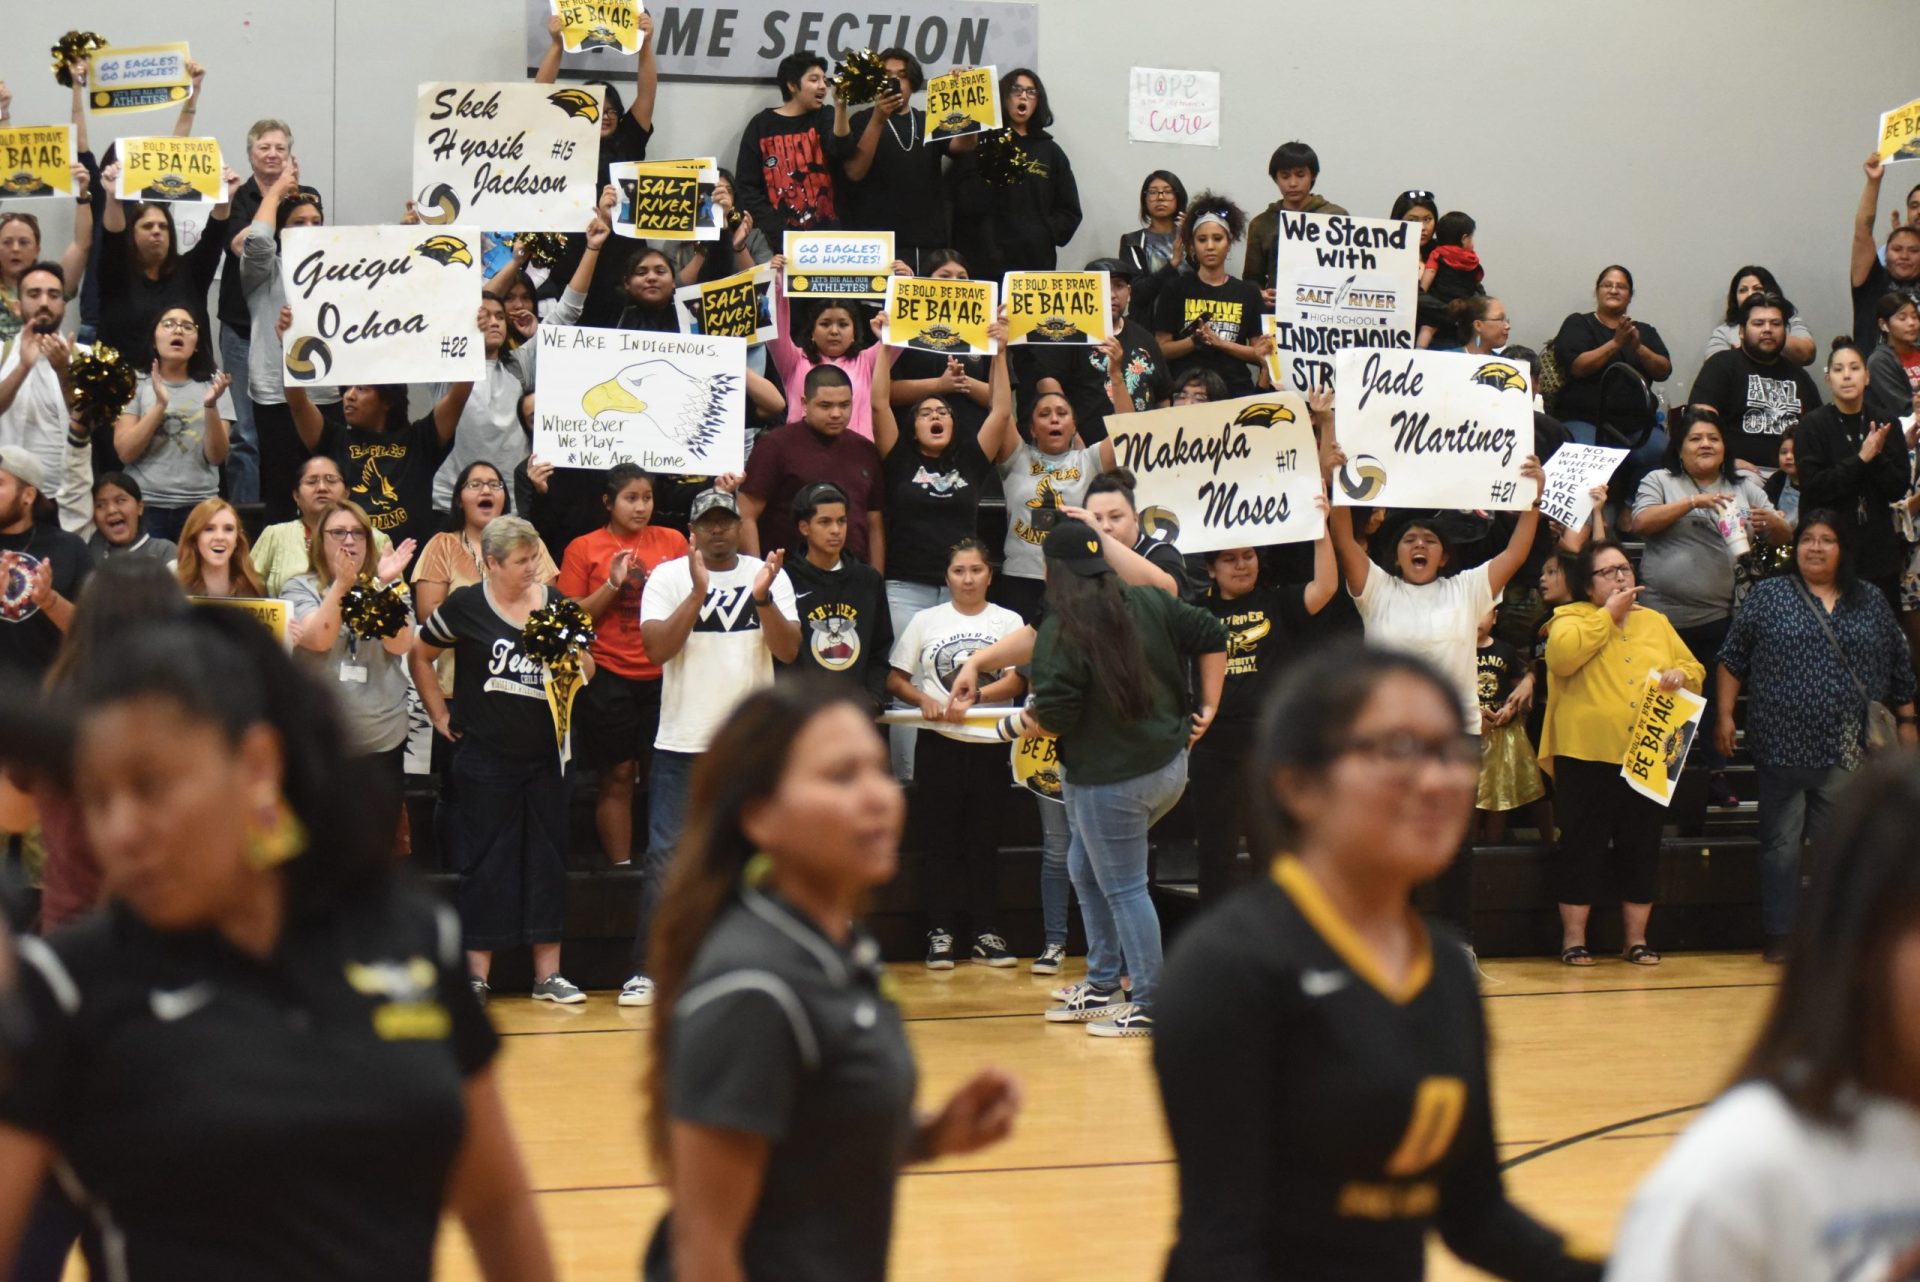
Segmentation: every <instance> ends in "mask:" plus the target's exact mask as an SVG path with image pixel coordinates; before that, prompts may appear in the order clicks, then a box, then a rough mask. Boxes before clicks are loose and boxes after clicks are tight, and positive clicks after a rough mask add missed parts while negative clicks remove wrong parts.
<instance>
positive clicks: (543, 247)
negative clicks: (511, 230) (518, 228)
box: [513, 231, 567, 267]
mask: <svg viewBox="0 0 1920 1282" xmlns="http://www.w3.org/2000/svg"><path fill="white" fill-rule="evenodd" d="M513 243H514V244H515V245H518V246H519V247H520V248H521V249H524V250H526V251H527V261H528V262H530V263H532V264H533V265H534V266H535V267H553V266H556V265H558V264H559V262H560V258H561V256H562V255H563V254H565V253H566V252H567V238H566V237H565V236H562V235H561V234H560V233H559V232H553V231H524V232H521V233H520V234H519V235H518V236H515V237H514V238H513Z"/></svg>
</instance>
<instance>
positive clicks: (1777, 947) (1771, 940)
mask: <svg viewBox="0 0 1920 1282" xmlns="http://www.w3.org/2000/svg"><path fill="white" fill-rule="evenodd" d="M1792 942H1793V937H1792V936H1790V935H1768V936H1767V944H1766V947H1765V948H1763V949H1762V950H1761V952H1760V959H1761V960H1762V961H1764V962H1766V963H1767V965H1769V966H1784V965H1786V964H1787V958H1788V957H1789V956H1790V955H1791V950H1790V947H1789V945H1791V944H1792Z"/></svg>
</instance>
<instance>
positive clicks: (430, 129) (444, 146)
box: [413, 84, 605, 232]
mask: <svg viewBox="0 0 1920 1282" xmlns="http://www.w3.org/2000/svg"><path fill="white" fill-rule="evenodd" d="M604 105H605V104H604V103H603V102H602V101H601V95H600V90H599V89H598V88H595V87H592V86H589V87H587V88H584V89H583V88H578V87H569V88H565V89H562V88H559V87H557V86H555V85H529V84H426V85H421V86H420V97H419V106H418V109H417V110H416V112H415V115H414V122H413V190H414V193H415V194H414V198H413V199H414V203H415V205H416V206H417V207H418V209H419V211H420V218H421V221H423V222H428V223H433V224H436V225H438V224H444V223H453V222H471V223H476V224H483V225H485V226H488V227H509V228H512V229H513V230H514V231H522V232H525V231H559V232H575V231H580V230H581V229H582V228H584V227H585V226H586V225H587V217H588V215H589V214H591V213H592V212H593V208H594V204H595V203H596V201H597V199H598V197H599V192H598V191H596V190H595V188H594V179H595V177H596V176H597V174H598V166H599V161H600V112H601V110H602V108H603V107H604Z"/></svg>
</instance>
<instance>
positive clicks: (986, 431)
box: [979, 307, 1020, 463]
mask: <svg viewBox="0 0 1920 1282" xmlns="http://www.w3.org/2000/svg"><path fill="white" fill-rule="evenodd" d="M995 324H996V325H997V326H999V329H1000V337H999V344H998V346H997V347H996V348H995V349H994V353H993V368H992V369H991V371H989V373H988V381H989V384H990V386H991V389H992V395H993V403H992V408H991V409H989V410H988V411H987V421H986V422H984V423H982V424H981V425H980V436H979V445H980V452H981V453H982V454H984V455H986V456H987V457H988V458H989V459H991V460H992V461H994V462H995V463H998V462H999V461H1000V460H1001V459H1003V458H1005V457H1006V456H1007V455H1009V454H1011V453H1013V449H1014V447H1015V446H1017V445H1018V444H1020V432H1019V429H1017V428H1016V427H1014V425H1013V375H1012V373H1011V371H1010V369H1009V366H1008V361H1007V341H1006V340H1007V335H1006V309H1005V308H1004V307H1003V308H1001V309H1000V318H999V319H998V320H997V321H996V322H995Z"/></svg>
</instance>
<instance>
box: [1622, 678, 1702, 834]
mask: <svg viewBox="0 0 1920 1282" xmlns="http://www.w3.org/2000/svg"><path fill="white" fill-rule="evenodd" d="M1706 710H1707V701H1706V700H1705V699H1702V698H1701V697H1700V696H1699V695H1697V694H1694V693H1693V692H1692V691H1691V690H1684V689H1683V690H1662V689H1661V688H1660V674H1659V673H1658V672H1654V671H1649V672H1648V673H1647V685H1646V690H1645V691H1644V692H1643V693H1642V694H1641V696H1640V712H1639V715H1638V716H1636V717H1635V718H1634V721H1633V733H1632V734H1630V735H1629V736H1628V737H1627V759H1626V760H1625V761H1624V762H1622V763H1621V766H1620V777H1621V778H1622V779H1625V780H1626V781H1627V786H1628V787H1629V788H1632V789H1633V790H1634V791H1635V792H1637V793H1639V794H1640V795H1641V796H1643V797H1651V798H1653V800H1655V801H1657V802H1659V803H1660V804H1661V805H1663V806H1666V805H1671V804H1672V803H1673V790H1674V788H1675V787H1677V786H1678V785H1679V782H1680V771H1681V769H1682V768H1683V767H1685V765H1686V764H1687V752H1688V751H1689V750H1690V749H1691V748H1692V747H1693V741H1694V740H1695V739H1696V738H1698V737H1699V735H1700V717H1701V714H1702V713H1704V712H1705V711H1706Z"/></svg>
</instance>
